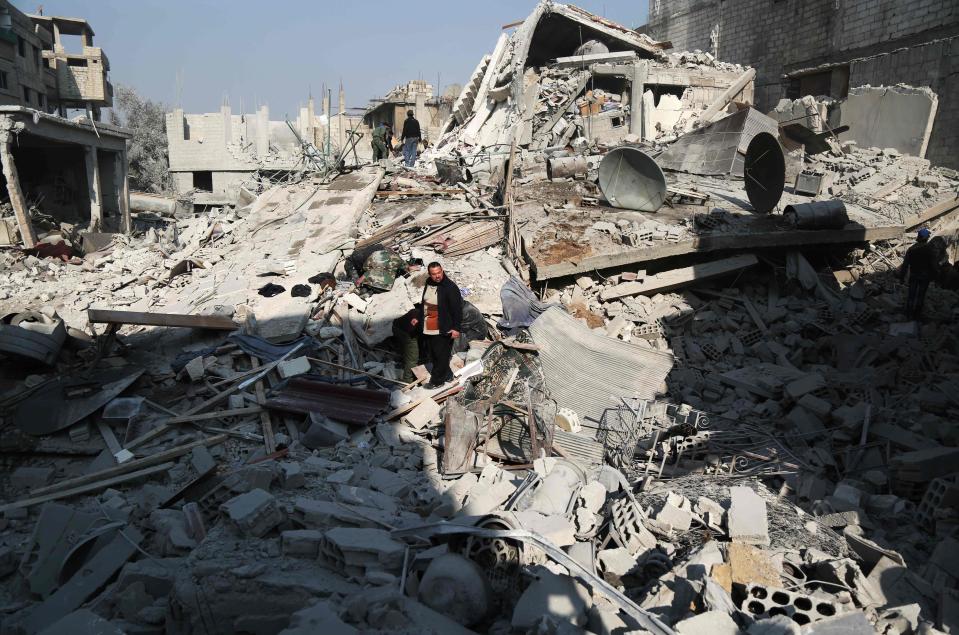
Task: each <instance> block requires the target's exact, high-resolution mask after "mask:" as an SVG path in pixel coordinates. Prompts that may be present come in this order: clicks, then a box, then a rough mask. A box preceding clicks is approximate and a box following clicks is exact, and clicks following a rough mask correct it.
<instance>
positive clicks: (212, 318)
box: [87, 309, 239, 331]
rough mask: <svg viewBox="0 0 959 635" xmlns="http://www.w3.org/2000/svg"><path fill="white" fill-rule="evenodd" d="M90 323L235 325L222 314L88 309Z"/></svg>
mask: <svg viewBox="0 0 959 635" xmlns="http://www.w3.org/2000/svg"><path fill="white" fill-rule="evenodd" d="M87 319H89V320H90V323H91V324H136V325H139V326H181V327H185V328H193V329H214V330H218V331H235V330H236V329H237V328H239V327H237V325H236V324H234V323H233V320H231V319H230V318H228V317H224V316H222V315H184V314H180V313H145V312H140V311H110V310H105V309H88V310H87Z"/></svg>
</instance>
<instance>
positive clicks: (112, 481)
mask: <svg viewBox="0 0 959 635" xmlns="http://www.w3.org/2000/svg"><path fill="white" fill-rule="evenodd" d="M124 465H129V463H124ZM173 465H174V464H173V463H161V464H160V465H153V466H151V467H146V468H144V469H142V470H137V471H135V472H129V473H126V474H120V475H118V476H114V477H112V478H107V479H103V480H99V481H94V482H92V483H87V484H85V485H78V486H77V487H71V488H69V489H65V490H60V491H56V492H50V493H49V494H43V495H36V492H34V496H32V497H30V498H25V499H23V500H18V501H14V502H12V503H7V504H6V505H2V506H0V513H3V512H5V511H7V510H8V509H20V508H21V507H31V506H33V505H39V504H40V503H46V502H49V501H54V500H59V499H61V498H69V497H71V496H79V495H80V494H89V493H91V492H97V491H99V490H102V489H106V488H108V487H113V486H114V485H120V484H121V483H127V482H129V481H135V480H137V479H141V478H145V477H147V476H152V475H153V474H158V473H160V472H165V471H167V470H169V469H170V468H172V467H173Z"/></svg>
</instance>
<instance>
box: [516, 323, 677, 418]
mask: <svg viewBox="0 0 959 635" xmlns="http://www.w3.org/2000/svg"><path fill="white" fill-rule="evenodd" d="M529 330H530V334H531V335H532V336H533V341H534V342H535V343H536V345H537V346H539V359H540V363H541V364H542V366H543V372H544V374H545V376H546V387H547V388H548V389H549V393H550V397H552V398H553V399H555V400H556V401H557V403H558V404H559V405H560V407H563V408H570V409H572V410H573V411H575V412H576V413H578V414H579V416H580V417H588V418H589V419H592V420H593V421H599V420H600V419H601V418H602V416H603V411H604V410H606V409H607V408H611V407H614V406H616V405H617V404H619V403H621V402H620V399H621V398H622V397H639V398H640V399H652V398H653V397H655V396H656V395H657V393H659V391H660V390H661V388H662V386H663V382H664V380H665V379H666V375H667V374H668V373H669V371H670V370H671V369H672V367H673V356H672V355H671V354H669V353H664V352H662V351H654V350H650V349H648V348H644V347H641V346H637V345H636V344H630V343H628V342H624V341H622V340H615V339H612V338H610V337H607V336H605V335H602V334H599V333H595V332H593V331H591V330H590V329H589V328H587V327H586V326H585V325H583V324H582V323H580V322H578V321H577V320H575V319H573V318H572V317H570V316H569V315H568V314H567V313H566V312H565V311H564V310H563V309H561V308H559V307H552V308H550V309H549V310H548V311H546V312H545V313H543V314H542V315H540V316H539V317H538V318H536V321H535V322H533V324H532V326H530V329H529Z"/></svg>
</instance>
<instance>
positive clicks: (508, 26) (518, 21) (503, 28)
mask: <svg viewBox="0 0 959 635" xmlns="http://www.w3.org/2000/svg"><path fill="white" fill-rule="evenodd" d="M523 22H526V20H517V21H516V22H510V23H509V24H504V25H503V26H502V27H500V28H501V29H502V30H504V31H505V30H506V29H512V28H513V27H514V26H519V25H521V24H522V23H523Z"/></svg>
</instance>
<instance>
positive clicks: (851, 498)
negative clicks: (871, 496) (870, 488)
mask: <svg viewBox="0 0 959 635" xmlns="http://www.w3.org/2000/svg"><path fill="white" fill-rule="evenodd" d="M865 495H866V494H865V492H863V491H862V490H860V489H859V488H857V487H853V486H852V485H850V484H848V483H840V484H839V485H837V486H836V489H835V490H833V493H832V496H829V497H828V501H829V504H830V505H831V506H832V507H833V509H835V510H836V511H837V512H845V511H857V510H858V509H860V508H861V507H862V506H863V499H864V497H865Z"/></svg>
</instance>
